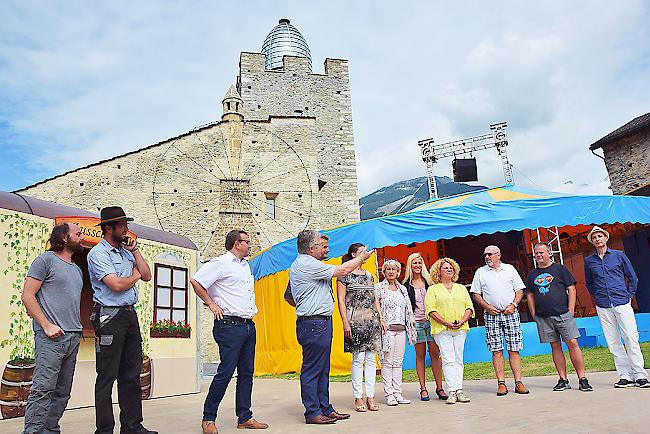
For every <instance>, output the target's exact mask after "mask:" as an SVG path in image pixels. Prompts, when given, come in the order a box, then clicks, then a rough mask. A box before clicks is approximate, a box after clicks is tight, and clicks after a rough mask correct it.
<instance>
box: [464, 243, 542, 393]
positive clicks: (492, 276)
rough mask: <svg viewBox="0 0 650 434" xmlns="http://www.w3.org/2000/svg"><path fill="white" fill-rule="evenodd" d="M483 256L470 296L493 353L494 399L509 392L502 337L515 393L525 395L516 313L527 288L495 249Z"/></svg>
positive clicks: (520, 341) (485, 252)
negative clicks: (480, 312)
mask: <svg viewBox="0 0 650 434" xmlns="http://www.w3.org/2000/svg"><path fill="white" fill-rule="evenodd" d="M484 257H485V265H484V266H483V267H481V268H479V269H478V270H476V274H474V280H473V281H472V288H471V289H470V293H472V298H473V299H474V302H475V303H477V304H478V305H480V306H481V307H482V308H483V310H484V319H485V340H486V342H487V347H488V350H489V351H491V352H492V365H494V371H495V372H496V376H497V381H498V386H497V396H503V395H506V394H507V393H508V388H507V387H506V382H505V379H506V377H505V372H504V370H505V360H504V359H503V339H504V338H505V340H506V349H507V350H508V359H509V361H510V368H512V373H513V376H514V377H515V393H520V394H527V393H529V391H528V389H527V388H526V386H524V383H523V382H522V377H521V356H520V355H519V351H521V349H522V348H523V337H522V334H521V323H520V320H519V311H518V310H517V306H518V305H519V302H520V301H521V299H522V297H523V294H524V291H523V290H524V288H525V287H526V285H524V282H523V281H522V280H521V277H519V273H517V270H516V269H515V267H513V266H512V265H510V264H504V263H503V262H501V250H500V249H499V248H498V247H497V246H487V247H486V248H485V251H484Z"/></svg>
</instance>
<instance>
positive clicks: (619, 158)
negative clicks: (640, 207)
mask: <svg viewBox="0 0 650 434" xmlns="http://www.w3.org/2000/svg"><path fill="white" fill-rule="evenodd" d="M603 152H604V156H605V166H606V167H607V172H609V180H610V183H611V189H612V192H613V193H614V194H625V193H627V192H629V191H630V190H634V189H637V188H639V187H642V186H644V185H646V184H648V183H650V164H648V162H650V128H649V129H646V130H645V131H641V132H639V133H636V134H633V135H630V136H628V137H624V138H622V139H620V140H618V141H616V142H613V143H610V144H608V145H605V146H604V147H603Z"/></svg>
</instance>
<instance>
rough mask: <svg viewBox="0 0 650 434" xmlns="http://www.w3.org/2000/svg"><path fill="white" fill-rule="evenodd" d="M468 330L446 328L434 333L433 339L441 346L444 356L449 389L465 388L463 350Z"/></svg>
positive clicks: (451, 390) (450, 390)
mask: <svg viewBox="0 0 650 434" xmlns="http://www.w3.org/2000/svg"><path fill="white" fill-rule="evenodd" d="M466 335H467V330H459V331H455V332H452V331H449V330H444V331H442V332H440V333H438V334H435V335H433V339H434V340H435V341H436V344H438V348H440V357H441V358H442V372H443V373H444V374H445V381H446V382H447V390H448V391H449V392H455V391H457V390H461V389H462V388H463V371H464V365H463V351H464V350H465V336H466Z"/></svg>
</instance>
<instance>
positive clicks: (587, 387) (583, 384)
mask: <svg viewBox="0 0 650 434" xmlns="http://www.w3.org/2000/svg"><path fill="white" fill-rule="evenodd" d="M578 383H579V384H580V386H578V389H580V390H581V391H583V392H591V391H592V390H594V388H593V387H591V384H589V381H587V377H582V378H581V379H580V380H578Z"/></svg>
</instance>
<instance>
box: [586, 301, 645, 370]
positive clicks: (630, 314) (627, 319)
mask: <svg viewBox="0 0 650 434" xmlns="http://www.w3.org/2000/svg"><path fill="white" fill-rule="evenodd" d="M596 311H597V312H598V318H600V326H601V327H602V328H603V334H604V335H605V340H606V341H607V346H608V347H609V351H610V352H611V353H612V355H613V356H614V364H615V365H616V371H617V372H618V376H619V377H621V378H624V379H626V380H629V381H633V380H638V379H640V378H648V373H647V372H646V370H645V369H644V368H643V354H642V353H641V347H640V346H639V332H638V331H637V328H636V319H635V318H634V310H633V309H632V305H631V304H630V303H628V304H624V305H621V306H616V307H598V306H596ZM619 329H620V332H619ZM621 335H622V336H623V342H625V346H623V344H622V343H621Z"/></svg>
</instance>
